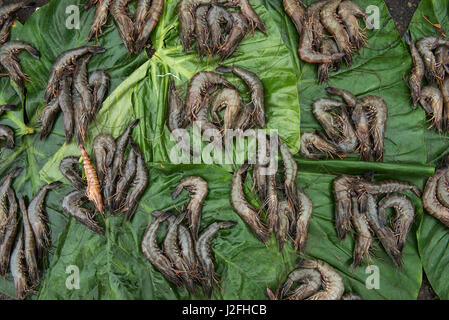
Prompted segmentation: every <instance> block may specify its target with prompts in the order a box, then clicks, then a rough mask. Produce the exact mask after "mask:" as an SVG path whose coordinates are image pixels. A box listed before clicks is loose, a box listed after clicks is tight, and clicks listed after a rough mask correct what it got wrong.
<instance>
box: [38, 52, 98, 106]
mask: <svg viewBox="0 0 449 320" xmlns="http://www.w3.org/2000/svg"><path fill="white" fill-rule="evenodd" d="M104 51H105V48H103V47H100V46H82V47H79V48H74V49H70V50H66V51H64V52H62V53H61V54H60V55H59V56H58V57H57V58H56V60H55V62H54V63H53V65H52V67H51V69H50V76H49V78H48V83H47V88H46V89H45V93H44V99H45V101H46V102H49V101H50V99H51V98H53V97H56V96H57V94H58V91H59V83H60V81H61V79H62V78H63V76H64V75H65V74H66V75H67V74H70V73H71V72H73V70H74V64H75V63H76V60H77V59H78V58H79V57H81V56H83V55H85V54H87V53H102V52H104Z"/></svg>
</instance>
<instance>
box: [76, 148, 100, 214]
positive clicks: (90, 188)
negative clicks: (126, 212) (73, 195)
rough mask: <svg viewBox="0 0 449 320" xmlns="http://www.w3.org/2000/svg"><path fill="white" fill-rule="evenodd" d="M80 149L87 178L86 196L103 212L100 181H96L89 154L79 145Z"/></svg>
mask: <svg viewBox="0 0 449 320" xmlns="http://www.w3.org/2000/svg"><path fill="white" fill-rule="evenodd" d="M79 147H80V150H81V155H82V157H83V166H84V173H85V175H86V179H87V188H86V196H87V198H88V199H89V200H90V201H92V202H93V203H94V204H95V207H96V208H97V209H98V211H100V213H101V214H103V199H102V197H101V192H100V183H99V182H98V177H97V171H96V170H95V167H94V166H93V165H92V163H91V161H90V158H89V155H88V154H87V152H86V150H84V147H83V146H82V145H81V144H80V145H79Z"/></svg>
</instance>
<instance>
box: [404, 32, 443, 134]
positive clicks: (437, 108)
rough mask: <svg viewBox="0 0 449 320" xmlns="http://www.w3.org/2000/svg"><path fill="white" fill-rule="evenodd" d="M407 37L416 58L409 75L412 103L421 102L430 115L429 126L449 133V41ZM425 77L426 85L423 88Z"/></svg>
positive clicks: (429, 37) (436, 38) (406, 39)
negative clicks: (416, 39)
mask: <svg viewBox="0 0 449 320" xmlns="http://www.w3.org/2000/svg"><path fill="white" fill-rule="evenodd" d="M404 38H405V42H406V43H407V44H408V46H409V48H410V54H411V56H412V61H413V68H412V69H411V70H410V76H409V78H408V86H409V88H410V94H411V98H412V102H413V106H414V107H415V108H416V105H417V104H418V101H419V103H420V104H421V106H422V107H423V109H424V110H425V111H426V113H427V115H428V116H429V117H430V122H431V124H430V127H429V128H435V129H436V130H437V131H439V132H442V131H444V132H449V77H447V75H448V74H449V40H448V39H443V38H440V37H434V36H427V37H422V38H420V39H419V40H418V41H416V44H415V43H414V42H413V39H412V37H411V34H410V32H409V33H406V34H405V35H404ZM424 76H425V78H426V80H427V85H426V86H425V87H423V88H421V86H422V81H423V78H424Z"/></svg>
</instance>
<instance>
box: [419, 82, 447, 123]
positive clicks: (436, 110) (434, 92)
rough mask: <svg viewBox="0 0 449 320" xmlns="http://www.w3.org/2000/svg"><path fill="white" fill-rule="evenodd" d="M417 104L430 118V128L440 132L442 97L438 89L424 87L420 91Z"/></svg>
mask: <svg viewBox="0 0 449 320" xmlns="http://www.w3.org/2000/svg"><path fill="white" fill-rule="evenodd" d="M419 102H420V103H421V106H422V107H423V108H424V110H425V111H426V113H427V114H428V115H430V116H431V119H430V121H431V125H430V127H435V128H436V129H437V130H438V131H441V130H442V124H443V95H442V94H441V91H440V90H438V88H435V87H431V86H426V87H424V88H422V89H421V96H420V100H419Z"/></svg>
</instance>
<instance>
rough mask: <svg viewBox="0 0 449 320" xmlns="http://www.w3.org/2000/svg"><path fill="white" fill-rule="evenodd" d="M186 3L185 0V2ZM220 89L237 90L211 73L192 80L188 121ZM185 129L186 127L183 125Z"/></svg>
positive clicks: (187, 105) (187, 98)
mask: <svg viewBox="0 0 449 320" xmlns="http://www.w3.org/2000/svg"><path fill="white" fill-rule="evenodd" d="M184 1H185V0H184ZM220 87H227V88H232V89H235V87H234V85H232V84H231V83H230V82H229V81H228V80H226V79H225V78H224V77H223V76H222V75H220V74H217V73H215V72H210V71H200V72H198V73H196V74H195V75H194V76H193V77H192V79H190V83H189V87H188V89H187V97H186V115H187V119H192V118H194V116H195V114H197V113H198V112H199V111H200V110H201V108H203V106H204V102H205V100H206V98H207V96H208V95H209V94H211V93H212V92H214V91H215V90H217V89H218V88H220ZM183 127H185V125H183Z"/></svg>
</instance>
